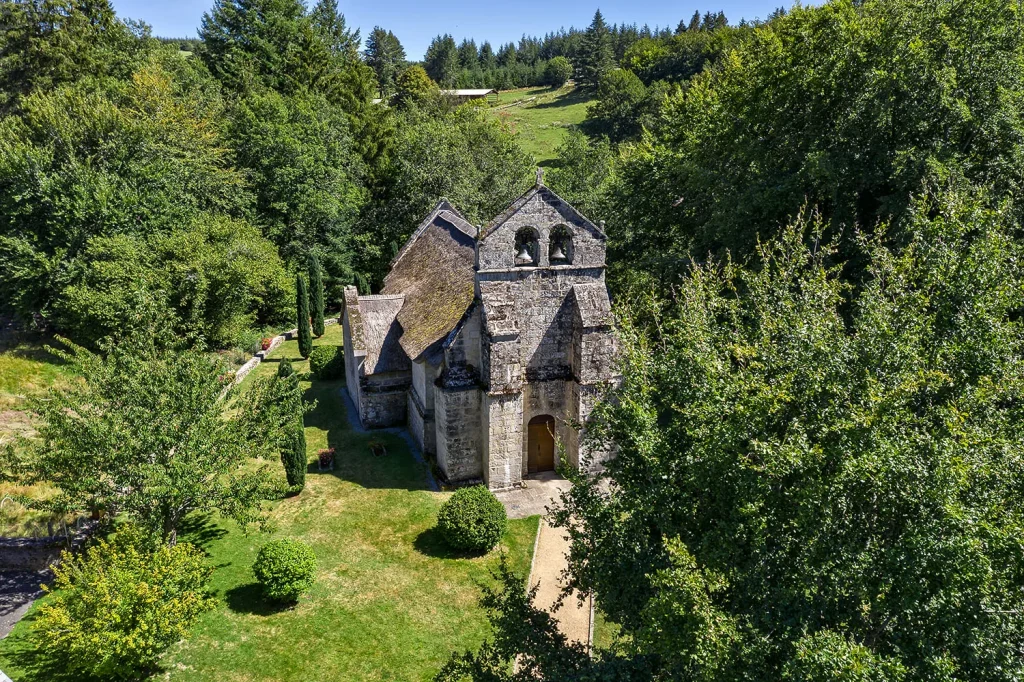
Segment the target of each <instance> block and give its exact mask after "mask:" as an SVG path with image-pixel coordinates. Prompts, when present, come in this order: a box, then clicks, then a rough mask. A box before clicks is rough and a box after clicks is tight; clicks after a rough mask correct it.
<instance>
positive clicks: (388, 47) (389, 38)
mask: <svg viewBox="0 0 1024 682" xmlns="http://www.w3.org/2000/svg"><path fill="white" fill-rule="evenodd" d="M365 55H366V63H367V64H369V66H370V68H371V69H373V72H374V73H375V74H376V75H377V85H378V87H379V88H380V96H381V97H384V98H388V97H390V96H391V95H393V94H394V92H395V82H396V81H397V80H398V74H399V73H400V72H401V70H402V66H403V64H405V49H404V48H403V47H402V43H400V42H399V41H398V38H396V37H395V34H394V33H392V32H391V31H385V30H384V29H383V28H381V27H380V26H375V27H374V28H373V31H371V32H370V36H369V38H367V39H366V52H365Z"/></svg>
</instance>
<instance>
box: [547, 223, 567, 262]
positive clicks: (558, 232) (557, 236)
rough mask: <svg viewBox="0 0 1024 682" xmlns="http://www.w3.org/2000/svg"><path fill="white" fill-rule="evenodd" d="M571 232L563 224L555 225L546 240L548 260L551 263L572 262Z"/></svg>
mask: <svg viewBox="0 0 1024 682" xmlns="http://www.w3.org/2000/svg"><path fill="white" fill-rule="evenodd" d="M572 256H573V253H572V233H571V232H569V228H567V227H566V226H565V225H556V226H555V227H554V228H553V229H552V230H551V238H550V239H549V240H548V262H549V263H551V264H552V265H568V264H569V263H572Z"/></svg>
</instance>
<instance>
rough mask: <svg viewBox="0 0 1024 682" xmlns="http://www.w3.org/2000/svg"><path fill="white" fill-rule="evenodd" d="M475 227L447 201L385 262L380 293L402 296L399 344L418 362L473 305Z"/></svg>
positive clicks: (399, 317) (399, 318) (398, 317)
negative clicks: (386, 269)
mask: <svg viewBox="0 0 1024 682" xmlns="http://www.w3.org/2000/svg"><path fill="white" fill-rule="evenodd" d="M475 238H476V228H475V227H473V225H471V224H470V223H469V222H467V221H466V220H465V219H464V218H463V217H462V215H461V214H460V213H459V212H458V211H456V210H455V209H454V208H453V207H452V206H451V204H449V203H448V202H447V201H442V202H441V203H439V204H438V206H437V208H435V209H434V211H433V212H432V213H431V214H430V215H429V216H428V217H427V219H426V220H425V221H424V222H423V223H421V224H420V227H419V228H418V229H417V230H416V232H414V233H413V236H412V237H411V238H410V239H409V241H408V242H407V243H406V245H405V247H403V248H402V250H401V251H400V252H399V254H398V255H397V256H396V257H395V260H394V261H393V262H392V264H391V272H390V273H388V276H387V277H386V278H385V279H384V289H383V293H384V294H387V295H402V296H403V297H404V300H405V303H404V305H403V306H402V308H401V310H400V311H399V313H398V316H397V319H398V323H399V324H400V325H401V330H402V331H401V336H400V339H399V343H400V344H401V347H402V349H403V350H404V351H405V353H406V355H407V356H408V357H409V358H411V359H413V360H418V359H419V358H420V356H421V355H423V354H424V352H426V351H427V350H428V349H430V348H431V346H433V345H434V344H436V343H438V342H440V341H443V340H444V339H445V337H447V336H448V334H449V333H450V332H451V331H452V330H453V329H454V328H455V327H456V325H458V323H459V320H461V319H462V316H463V315H464V314H465V312H466V310H467V309H468V308H469V306H470V305H472V303H473V294H474V280H475V271H474V264H475V261H476V248H475Z"/></svg>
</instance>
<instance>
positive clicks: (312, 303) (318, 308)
mask: <svg viewBox="0 0 1024 682" xmlns="http://www.w3.org/2000/svg"><path fill="white" fill-rule="evenodd" d="M309 307H310V312H311V313H313V336H315V337H317V338H318V339H319V338H320V337H321V336H323V335H324V280H323V276H322V275H321V271H320V260H319V259H318V258H317V257H316V254H314V253H311V254H309Z"/></svg>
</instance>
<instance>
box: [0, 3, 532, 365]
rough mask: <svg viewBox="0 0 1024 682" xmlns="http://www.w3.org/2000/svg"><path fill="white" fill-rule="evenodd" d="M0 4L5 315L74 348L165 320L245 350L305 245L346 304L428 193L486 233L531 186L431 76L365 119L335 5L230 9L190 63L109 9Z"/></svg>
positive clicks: (285, 299) (367, 105) (208, 20)
mask: <svg viewBox="0 0 1024 682" xmlns="http://www.w3.org/2000/svg"><path fill="white" fill-rule="evenodd" d="M4 12H5V16H4V21H5V24H6V25H7V26H9V27H10V28H9V30H7V31H5V32H4V34H3V35H2V36H0V111H2V118H0V308H2V311H3V312H4V313H5V314H13V315H16V316H18V317H19V318H21V319H22V320H24V321H25V322H26V323H30V324H35V325H38V326H42V327H46V328H49V329H53V330H57V331H60V332H62V333H64V334H66V335H69V336H71V337H72V338H73V339H75V340H76V341H79V342H83V343H89V344H92V343H95V342H97V341H98V340H99V339H101V338H103V337H106V336H108V335H111V334H121V333H127V332H128V331H130V330H131V328H132V327H133V326H136V325H141V324H145V320H147V319H150V317H151V316H150V314H149V312H148V311H154V310H158V311H161V314H164V313H166V314H169V315H170V322H169V323H168V325H169V326H168V330H167V334H168V336H169V337H172V338H178V339H189V340H194V341H196V342H199V343H201V344H203V345H206V346H208V347H211V348H223V347H228V346H232V345H251V344H252V343H253V340H254V339H258V338H259V333H260V330H261V329H263V328H265V327H279V326H281V325H284V324H288V322H289V321H291V320H292V319H293V318H294V301H295V292H294V281H295V279H294V276H293V275H292V273H293V272H295V271H303V270H304V268H305V264H306V263H307V262H308V258H309V256H310V254H313V255H315V256H316V257H317V258H318V259H319V261H320V262H321V263H322V264H323V268H324V284H325V287H326V291H327V296H328V305H329V306H336V305H337V304H338V301H339V300H340V297H341V289H342V288H343V287H344V286H345V285H348V284H353V283H355V284H357V285H358V286H360V288H361V289H362V290H363V291H366V292H369V291H371V290H372V288H373V287H374V285H375V284H376V283H377V282H379V281H380V279H381V278H382V277H383V274H384V273H385V271H386V267H387V264H388V262H389V260H390V258H391V256H392V255H393V254H394V253H395V252H396V250H397V248H398V247H399V246H400V244H401V243H402V241H403V240H404V239H405V238H406V237H407V235H408V234H409V232H410V231H411V229H412V228H413V227H414V226H415V225H416V224H417V222H418V220H420V219H421V218H422V215H424V214H425V213H426V211H427V210H428V209H429V208H430V207H431V205H432V203H433V202H435V201H436V200H437V198H438V197H440V196H447V197H448V198H449V199H451V200H453V201H455V202H456V203H457V204H458V205H459V206H460V208H462V209H464V210H465V211H466V212H467V213H468V214H469V216H470V217H471V219H474V220H482V219H483V218H484V216H486V215H488V214H492V213H495V212H497V211H498V210H499V208H500V207H501V206H502V205H504V204H505V203H506V202H507V201H509V200H511V199H512V198H514V196H515V195H516V194H517V193H518V192H519V191H520V190H521V188H522V187H523V186H524V183H526V182H528V181H529V180H528V179H529V165H530V160H529V159H528V158H527V157H526V156H525V155H524V154H523V152H522V151H521V150H520V149H519V148H518V147H517V146H516V145H515V143H514V141H513V140H512V138H511V135H510V133H509V131H507V130H505V129H504V128H503V127H502V126H501V124H500V123H498V122H497V121H494V120H492V119H491V118H488V117H487V116H485V115H484V114H483V113H481V112H480V111H478V110H474V109H471V108H466V109H454V108H452V107H451V106H450V105H448V104H447V103H446V102H445V101H444V100H443V99H441V98H440V97H439V96H437V89H436V86H434V85H433V84H432V83H430V81H429V79H425V78H423V79H421V80H418V81H417V80H416V79H415V78H411V77H407V78H406V79H404V81H403V89H402V96H401V98H400V99H399V100H397V101H396V102H395V105H394V106H390V107H379V106H374V105H373V104H372V103H371V99H372V98H373V97H374V95H375V93H376V91H377V83H376V82H375V76H374V71H373V69H371V68H370V67H369V66H368V65H367V63H366V62H365V61H364V60H363V59H362V58H361V56H360V54H359V52H358V49H359V46H360V43H361V39H360V35H359V32H358V31H352V30H350V29H348V27H347V26H346V24H345V19H344V16H343V15H342V14H341V13H340V12H339V11H338V8H337V3H336V2H335V0H320V2H317V3H316V4H315V5H313V6H312V7H310V8H307V7H306V6H305V5H304V4H303V3H302V2H300V1H299V0H291V1H287V2H274V3H266V2H263V1H262V0H220V1H219V2H217V3H216V4H215V5H214V6H213V8H212V9H211V10H210V11H209V12H208V13H207V14H206V15H204V17H203V22H202V27H201V30H200V40H199V42H198V43H197V44H189V45H188V46H189V47H192V48H194V49H193V50H191V52H192V54H191V55H189V54H187V53H188V52H189V51H183V50H182V49H181V48H182V44H181V42H180V41H160V40H157V39H154V38H153V37H152V36H151V34H150V31H149V29H148V27H146V26H145V25H143V24H140V23H137V22H132V21H122V20H121V19H119V18H118V17H117V16H116V15H115V13H114V11H113V9H112V8H111V7H110V5H109V3H108V2H106V1H101V2H85V1H84V0H83V1H79V0H71V1H70V2H68V3H62V4H60V6H58V5H56V4H54V3H49V2H44V1H43V0H38V1H33V2H25V3H16V4H11V5H5V7H4ZM442 169H443V170H442Z"/></svg>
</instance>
